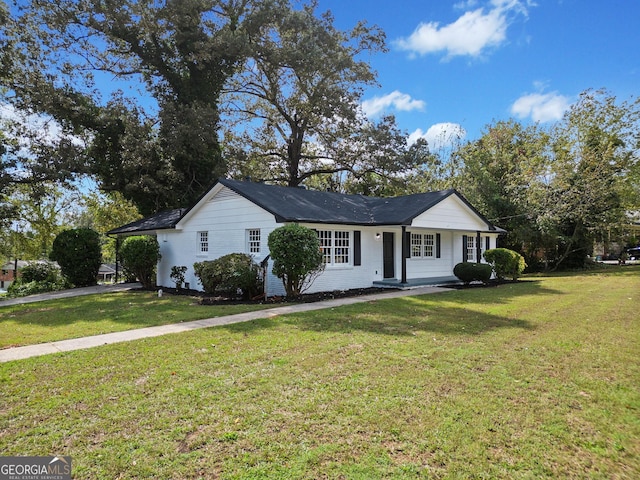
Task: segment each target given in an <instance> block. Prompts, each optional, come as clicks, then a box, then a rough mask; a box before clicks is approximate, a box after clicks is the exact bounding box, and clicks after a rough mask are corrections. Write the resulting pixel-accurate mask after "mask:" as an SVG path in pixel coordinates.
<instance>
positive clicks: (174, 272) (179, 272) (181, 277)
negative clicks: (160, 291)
mask: <svg viewBox="0 0 640 480" xmlns="http://www.w3.org/2000/svg"><path fill="white" fill-rule="evenodd" d="M186 273H187V267H185V266H184V265H180V266H178V265H174V266H173V267H171V274H170V275H169V276H170V277H171V280H173V281H174V282H176V288H177V289H178V290H180V289H181V288H182V285H184V283H185V274H186Z"/></svg>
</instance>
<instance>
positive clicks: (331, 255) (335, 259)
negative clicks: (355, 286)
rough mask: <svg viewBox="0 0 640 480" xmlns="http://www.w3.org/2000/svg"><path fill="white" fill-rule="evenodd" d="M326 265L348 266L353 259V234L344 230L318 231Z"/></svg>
mask: <svg viewBox="0 0 640 480" xmlns="http://www.w3.org/2000/svg"><path fill="white" fill-rule="evenodd" d="M318 240H319V241H320V249H321V250H322V260H323V262H324V264H325V265H348V264H349V262H350V259H351V234H350V232H347V231H343V230H335V231H333V230H318Z"/></svg>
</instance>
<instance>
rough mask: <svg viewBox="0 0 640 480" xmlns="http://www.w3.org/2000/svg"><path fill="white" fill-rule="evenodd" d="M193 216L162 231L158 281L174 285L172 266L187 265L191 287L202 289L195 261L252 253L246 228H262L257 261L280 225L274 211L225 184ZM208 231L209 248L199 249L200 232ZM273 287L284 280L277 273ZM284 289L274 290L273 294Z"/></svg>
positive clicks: (273, 280)
mask: <svg viewBox="0 0 640 480" xmlns="http://www.w3.org/2000/svg"><path fill="white" fill-rule="evenodd" d="M195 213H196V214H194V215H193V216H191V217H190V218H187V219H186V220H184V221H183V222H184V223H183V224H181V225H179V229H178V230H175V231H168V232H167V233H160V234H159V235H158V242H159V243H160V253H161V254H162V259H161V261H160V264H159V265H158V285H164V286H168V287H173V286H175V285H174V282H173V280H171V277H170V274H171V267H172V266H174V265H184V266H186V267H187V274H186V278H185V280H186V281H187V282H189V283H190V287H191V288H195V289H202V285H201V284H200V282H199V281H198V278H197V277H196V276H195V273H194V271H193V264H194V263H195V262H202V261H205V260H215V259H216V258H219V257H221V256H223V255H227V254H229V253H249V251H248V249H247V248H248V247H247V236H246V235H247V229H256V228H259V229H260V234H261V251H260V253H256V254H253V255H254V258H255V259H256V261H257V262H260V261H262V260H263V259H264V258H265V257H266V256H267V254H268V253H269V250H268V248H267V238H268V237H269V233H271V232H272V231H273V230H274V229H275V228H277V227H278V226H279V225H278V224H277V223H276V221H275V219H274V217H273V215H272V214H270V213H268V212H266V211H265V210H263V209H262V208H260V207H258V206H256V205H255V204H253V203H252V202H250V201H249V200H247V199H245V198H244V197H242V196H240V195H237V194H236V193H234V192H232V191H230V190H228V189H226V188H223V189H222V190H221V191H220V192H219V193H218V194H217V195H216V196H214V197H213V199H211V200H209V201H208V202H206V203H205V204H203V205H202V206H201V207H200V208H199V209H198V210H197V212H195ZM201 231H206V232H209V252H208V253H205V254H203V253H200V252H199V251H198V232H201ZM267 283H268V285H269V287H270V288H272V287H275V288H277V287H280V289H281V285H282V282H281V281H280V280H279V279H277V278H276V277H273V276H272V278H269V279H268V280H267ZM277 293H282V292H277V291H276V292H275V293H274V294H277Z"/></svg>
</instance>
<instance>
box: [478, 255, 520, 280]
mask: <svg viewBox="0 0 640 480" xmlns="http://www.w3.org/2000/svg"><path fill="white" fill-rule="evenodd" d="M483 256H484V259H485V260H486V261H487V262H489V263H490V264H491V266H492V267H493V271H494V272H495V274H496V277H497V278H498V279H499V280H504V279H505V278H511V279H512V280H517V279H518V277H519V276H520V275H522V272H524V269H525V268H526V267H527V264H526V262H525V261H524V257H523V256H522V255H520V254H519V253H518V252H514V251H513V250H509V249H508V248H493V249H491V250H487V251H486V252H484V255H483Z"/></svg>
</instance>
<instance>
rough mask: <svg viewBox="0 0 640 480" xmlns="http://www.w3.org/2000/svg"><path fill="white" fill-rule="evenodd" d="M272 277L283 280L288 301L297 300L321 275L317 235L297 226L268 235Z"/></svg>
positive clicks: (295, 224) (321, 263)
mask: <svg viewBox="0 0 640 480" xmlns="http://www.w3.org/2000/svg"><path fill="white" fill-rule="evenodd" d="M267 243H268V245H269V252H270V254H271V258H272V259H273V274H274V275H275V276H276V277H278V278H280V279H281V280H282V283H283V285H284V289H285V291H286V292H287V296H288V297H297V296H299V295H300V294H301V293H302V292H303V291H304V290H305V289H306V288H307V287H309V285H311V282H312V281H313V279H314V278H315V277H316V276H317V275H318V274H320V273H321V272H322V270H323V269H324V263H323V262H322V252H321V251H320V241H319V240H318V234H317V233H316V232H315V231H313V230H311V229H310V228H306V227H303V226H301V225H298V224H297V223H292V224H289V225H285V226H283V227H279V228H276V229H275V230H274V231H273V232H271V233H270V234H269V240H268V242H267Z"/></svg>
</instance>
